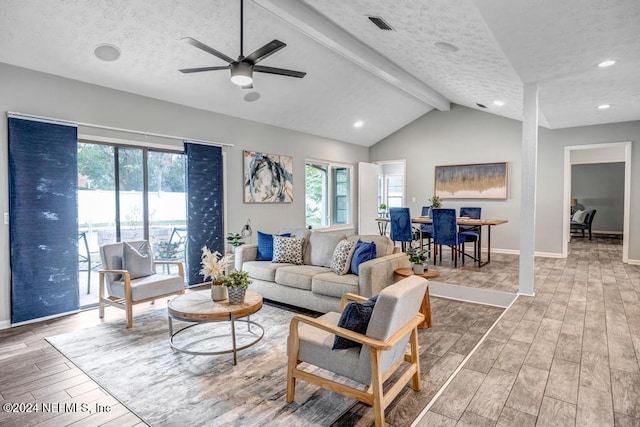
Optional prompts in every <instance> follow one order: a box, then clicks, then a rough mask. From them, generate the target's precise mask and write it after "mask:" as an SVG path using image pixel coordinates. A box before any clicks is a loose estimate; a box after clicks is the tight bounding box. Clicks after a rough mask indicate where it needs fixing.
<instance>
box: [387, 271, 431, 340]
mask: <svg viewBox="0 0 640 427" xmlns="http://www.w3.org/2000/svg"><path fill="white" fill-rule="evenodd" d="M394 273H395V274H397V275H398V276H400V277H409V276H414V275H415V276H420V277H424V278H425V279H435V278H436V277H438V276H440V272H439V271H438V270H434V269H433V268H430V269H428V270H426V271H425V272H424V273H422V274H415V273H414V272H413V269H412V268H411V267H403V268H396V269H395V271H394ZM420 313H422V314H424V322H422V323H420V325H418V327H419V328H420V329H427V328H430V327H431V301H430V300H429V287H428V286H427V292H425V293H424V298H423V299H422V305H421V306H420Z"/></svg>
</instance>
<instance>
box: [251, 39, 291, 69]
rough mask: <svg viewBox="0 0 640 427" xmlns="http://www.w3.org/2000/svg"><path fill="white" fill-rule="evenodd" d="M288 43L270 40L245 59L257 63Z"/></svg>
mask: <svg viewBox="0 0 640 427" xmlns="http://www.w3.org/2000/svg"><path fill="white" fill-rule="evenodd" d="M286 45H287V44H286V43H283V42H281V41H280V40H273V41H270V42H269V43H267V44H265V45H264V46H262V47H261V48H260V49H258V50H256V51H255V52H253V53H252V54H250V55H249V56H247V57H246V58H244V61H246V62H249V63H251V64H257V63H258V62H260V61H262V60H263V59H265V58H266V57H268V56H269V55H273V54H274V53H276V52H277V51H279V50H280V49H282V48H283V47H285V46H286Z"/></svg>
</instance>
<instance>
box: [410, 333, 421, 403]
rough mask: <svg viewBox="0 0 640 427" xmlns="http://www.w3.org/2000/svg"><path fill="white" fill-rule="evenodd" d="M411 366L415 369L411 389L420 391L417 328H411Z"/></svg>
mask: <svg viewBox="0 0 640 427" xmlns="http://www.w3.org/2000/svg"><path fill="white" fill-rule="evenodd" d="M410 341H411V364H412V365H414V366H415V367H416V372H415V373H414V374H413V377H412V382H411V388H413V389H414V390H415V391H420V363H419V354H418V328H417V327H416V328H413V331H412V332H411V339H410Z"/></svg>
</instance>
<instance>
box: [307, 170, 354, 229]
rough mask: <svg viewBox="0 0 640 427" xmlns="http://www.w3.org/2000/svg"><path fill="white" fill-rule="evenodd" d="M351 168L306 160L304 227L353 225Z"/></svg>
mask: <svg viewBox="0 0 640 427" xmlns="http://www.w3.org/2000/svg"><path fill="white" fill-rule="evenodd" d="M352 171H353V166H351V165H345V164H338V163H331V162H323V161H315V160H307V162H306V163H305V204H306V211H305V216H306V225H307V226H311V227H312V228H326V227H333V226H343V225H350V224H352V223H353V221H352V212H351V211H352V209H351V200H352V186H351V182H352Z"/></svg>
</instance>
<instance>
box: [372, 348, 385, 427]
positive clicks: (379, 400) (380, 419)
mask: <svg viewBox="0 0 640 427" xmlns="http://www.w3.org/2000/svg"><path fill="white" fill-rule="evenodd" d="M371 378H372V384H371V387H372V390H371V391H372V393H373V414H374V416H375V422H376V424H375V425H376V427H384V425H385V424H384V395H383V393H382V372H380V352H379V351H378V350H376V349H374V348H372V349H371Z"/></svg>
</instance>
